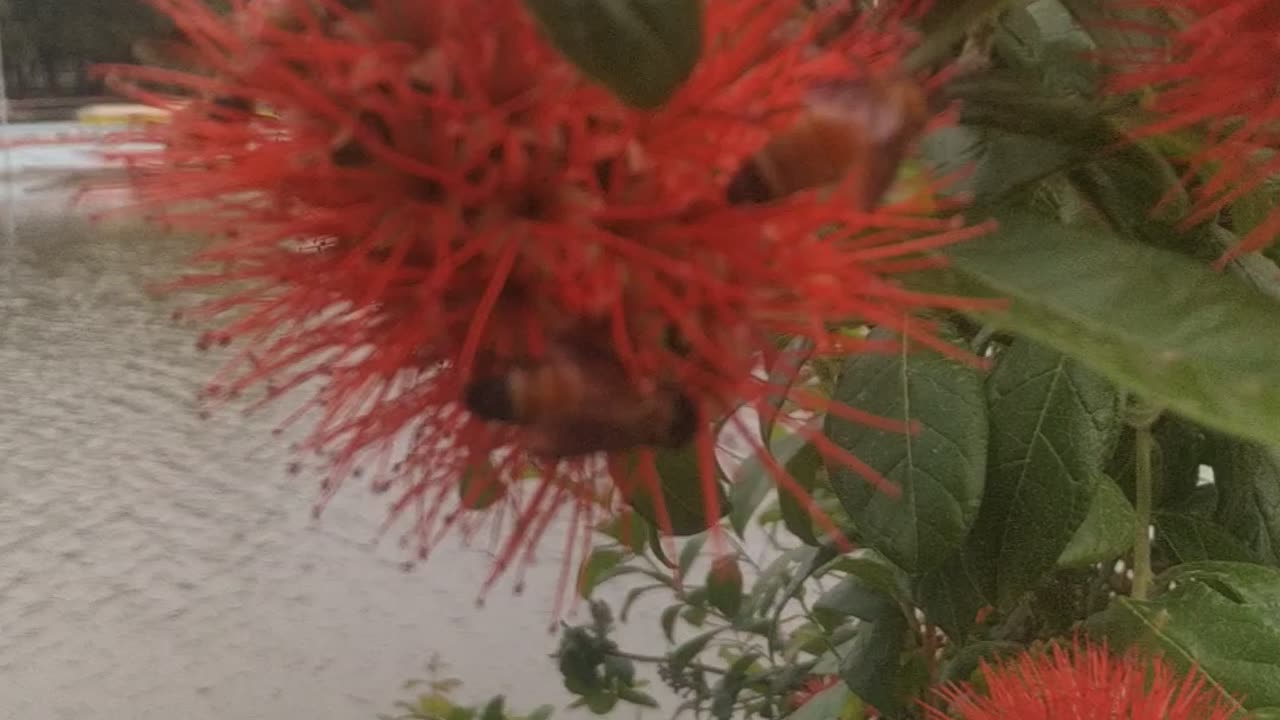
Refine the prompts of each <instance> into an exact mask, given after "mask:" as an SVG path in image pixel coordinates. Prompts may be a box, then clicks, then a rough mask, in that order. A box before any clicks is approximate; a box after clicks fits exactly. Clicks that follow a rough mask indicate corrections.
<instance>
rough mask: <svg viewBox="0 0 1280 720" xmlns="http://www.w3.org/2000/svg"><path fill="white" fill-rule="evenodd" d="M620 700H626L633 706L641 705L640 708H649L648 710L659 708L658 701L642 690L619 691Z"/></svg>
mask: <svg viewBox="0 0 1280 720" xmlns="http://www.w3.org/2000/svg"><path fill="white" fill-rule="evenodd" d="M618 699H619V700H625V701H627V702H629V703H631V704H632V705H639V706H640V707H647V708H656V707H658V701H657V699H655V698H654V697H653V696H652V695H650V694H649V693H647V692H643V691H641V690H636V689H635V688H629V687H627V688H622V689H620V690H618Z"/></svg>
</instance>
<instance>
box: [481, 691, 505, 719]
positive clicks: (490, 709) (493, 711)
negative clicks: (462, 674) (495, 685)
mask: <svg viewBox="0 0 1280 720" xmlns="http://www.w3.org/2000/svg"><path fill="white" fill-rule="evenodd" d="M506 702H507V699H506V698H505V697H503V696H501V695H498V696H497V697H495V698H493V699H492V700H490V701H489V703H488V704H487V705H485V706H484V710H482V711H480V720H505V719H506V716H507V712H506V707H505V706H506Z"/></svg>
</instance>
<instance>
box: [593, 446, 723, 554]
mask: <svg viewBox="0 0 1280 720" xmlns="http://www.w3.org/2000/svg"><path fill="white" fill-rule="evenodd" d="M646 452H649V451H646ZM651 452H652V453H653V458H654V464H653V466H652V467H651V468H646V467H645V452H633V453H628V454H626V455H623V456H620V457H617V458H613V459H611V461H610V472H611V474H612V475H613V478H614V483H615V485H616V486H617V488H618V491H619V492H620V493H621V494H622V495H623V497H625V498H626V500H627V503H628V504H629V505H630V506H631V508H632V509H633V510H635V511H636V512H637V513H640V515H641V516H642V517H643V518H644V519H645V520H648V521H649V523H650V524H651V525H653V526H654V527H655V528H657V529H658V530H659V532H666V531H667V530H668V522H669V524H670V528H669V529H670V532H671V534H673V535H676V536H684V535H696V534H697V533H700V532H702V531H703V530H706V529H707V528H708V527H710V525H711V523H710V522H709V518H708V508H707V506H706V502H705V500H704V493H703V483H704V482H714V483H715V494H716V506H717V509H718V510H719V513H718V515H717V517H724V516H725V515H727V514H728V513H729V501H728V498H726V497H725V493H724V488H723V487H721V486H720V483H718V482H716V481H715V479H714V478H703V477H702V475H701V473H700V471H699V468H698V458H697V454H696V450H695V448H694V447H693V446H689V447H686V448H681V449H679V450H666V449H663V450H653V451H651ZM650 471H652V472H656V474H657V477H658V479H659V483H658V484H659V488H660V490H661V495H662V497H661V498H659V502H656V503H655V502H654V498H653V492H652V488H651V484H650V482H649V479H650V478H651V475H650ZM660 509H661V510H665V514H666V518H665V520H666V521H668V522H663V520H664V518H663V517H662V515H663V513H662V512H660Z"/></svg>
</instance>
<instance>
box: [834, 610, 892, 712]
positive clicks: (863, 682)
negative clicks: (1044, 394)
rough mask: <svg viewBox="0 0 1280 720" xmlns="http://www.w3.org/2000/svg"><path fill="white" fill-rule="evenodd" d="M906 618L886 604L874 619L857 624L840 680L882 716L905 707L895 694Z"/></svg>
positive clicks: (841, 667) (841, 670)
mask: <svg viewBox="0 0 1280 720" xmlns="http://www.w3.org/2000/svg"><path fill="white" fill-rule="evenodd" d="M906 632H907V619H906V618H905V617H903V615H902V613H901V612H900V611H899V610H898V608H897V606H896V605H892V606H889V605H886V606H885V607H884V613H883V614H882V615H881V616H880V617H878V618H876V619H875V620H865V619H864V620H863V621H862V622H861V623H860V624H859V625H858V634H857V636H856V637H855V638H854V642H853V644H852V646H851V647H850V648H849V650H848V652H847V654H846V655H845V656H844V660H843V661H842V662H841V663H840V677H841V679H843V680H844V682H845V684H846V685H848V686H849V689H850V690H853V692H854V694H855V695H857V696H858V697H859V698H861V699H862V701H863V702H865V703H867V704H868V705H871V706H873V707H875V708H876V709H877V710H880V711H881V712H882V713H886V714H887V713H893V712H896V711H897V709H898V708H899V706H900V705H901V704H902V702H901V700H900V699H899V698H898V696H897V693H896V692H895V687H896V685H897V680H898V669H899V663H900V656H901V655H902V649H903V645H904V638H905V635H906Z"/></svg>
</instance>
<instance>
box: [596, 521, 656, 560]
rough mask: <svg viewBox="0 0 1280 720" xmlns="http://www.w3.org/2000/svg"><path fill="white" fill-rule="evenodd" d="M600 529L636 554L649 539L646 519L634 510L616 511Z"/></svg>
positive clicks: (642, 550)
mask: <svg viewBox="0 0 1280 720" xmlns="http://www.w3.org/2000/svg"><path fill="white" fill-rule="evenodd" d="M600 531H601V532H602V533H604V534H605V535H608V536H609V537H611V538H613V539H614V540H617V541H618V542H619V543H620V544H621V545H623V546H624V547H626V548H628V549H630V550H631V552H633V553H636V554H637V555H638V554H640V553H642V552H644V547H645V543H646V542H647V541H648V539H649V523H648V521H646V520H645V519H644V518H643V517H642V516H641V515H640V514H639V513H637V512H634V511H632V512H621V513H618V514H617V515H616V516H614V517H613V518H612V519H610V520H609V522H607V523H605V525H604V526H603V527H601V528H600Z"/></svg>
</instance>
